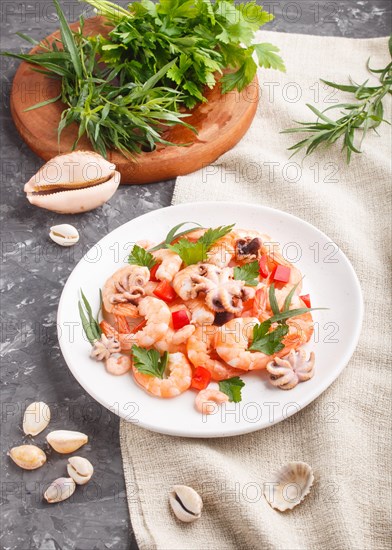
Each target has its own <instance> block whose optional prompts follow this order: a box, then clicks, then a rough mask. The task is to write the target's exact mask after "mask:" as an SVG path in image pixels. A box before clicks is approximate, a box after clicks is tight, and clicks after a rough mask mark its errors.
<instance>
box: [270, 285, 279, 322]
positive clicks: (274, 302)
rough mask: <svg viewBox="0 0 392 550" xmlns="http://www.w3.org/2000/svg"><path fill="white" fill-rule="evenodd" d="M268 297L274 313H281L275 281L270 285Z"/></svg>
mask: <svg viewBox="0 0 392 550" xmlns="http://www.w3.org/2000/svg"><path fill="white" fill-rule="evenodd" d="M268 298H269V302H270V306H271V309H272V313H273V314H274V315H277V314H279V313H280V309H279V306H278V301H277V299H276V294H275V285H274V283H272V285H271V286H270V287H269V291H268Z"/></svg>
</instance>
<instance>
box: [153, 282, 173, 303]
mask: <svg viewBox="0 0 392 550" xmlns="http://www.w3.org/2000/svg"><path fill="white" fill-rule="evenodd" d="M154 294H155V296H156V297H157V298H160V299H161V300H163V301H164V302H172V301H173V300H175V299H176V297H177V294H176V291H175V290H174V288H173V287H172V286H171V285H170V283H168V282H167V281H162V282H160V283H159V284H157V286H156V287H155V290H154Z"/></svg>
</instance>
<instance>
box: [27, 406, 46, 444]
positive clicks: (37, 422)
mask: <svg viewBox="0 0 392 550" xmlns="http://www.w3.org/2000/svg"><path fill="white" fill-rule="evenodd" d="M49 422H50V409H49V407H48V405H47V404H46V403H44V402H43V401H37V402H35V403H30V405H29V406H28V407H27V408H26V410H25V412H24V415H23V431H24V433H25V434H26V435H33V436H34V435H38V434H39V433H41V432H42V431H43V430H44V429H45V428H46V427H47V426H48V424H49Z"/></svg>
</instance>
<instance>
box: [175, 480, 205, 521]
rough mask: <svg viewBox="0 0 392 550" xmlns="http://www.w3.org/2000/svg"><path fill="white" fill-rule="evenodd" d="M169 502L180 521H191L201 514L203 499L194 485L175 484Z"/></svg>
mask: <svg viewBox="0 0 392 550" xmlns="http://www.w3.org/2000/svg"><path fill="white" fill-rule="evenodd" d="M169 502H170V505H171V507H172V510H173V512H174V514H175V515H176V516H177V518H178V519H179V520H180V521H184V522H186V523H189V522H191V521H195V520H197V519H199V518H200V516H201V511H202V509H203V501H202V499H201V496H200V495H199V494H198V493H197V492H196V491H195V490H194V489H192V487H187V486H186V485H174V486H173V488H172V490H171V491H170V493H169Z"/></svg>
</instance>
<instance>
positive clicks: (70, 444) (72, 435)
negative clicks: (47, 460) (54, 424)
mask: <svg viewBox="0 0 392 550" xmlns="http://www.w3.org/2000/svg"><path fill="white" fill-rule="evenodd" d="M46 441H47V442H48V443H49V445H50V446H51V447H52V448H53V449H54V450H55V451H57V452H58V453H61V454H68V453H73V452H74V451H76V450H77V449H79V448H80V447H82V445H85V444H86V443H87V441H88V437H87V435H85V434H83V433H81V432H73V431H70V430H55V431H54V432H50V433H49V434H48V435H47V436H46Z"/></svg>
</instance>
